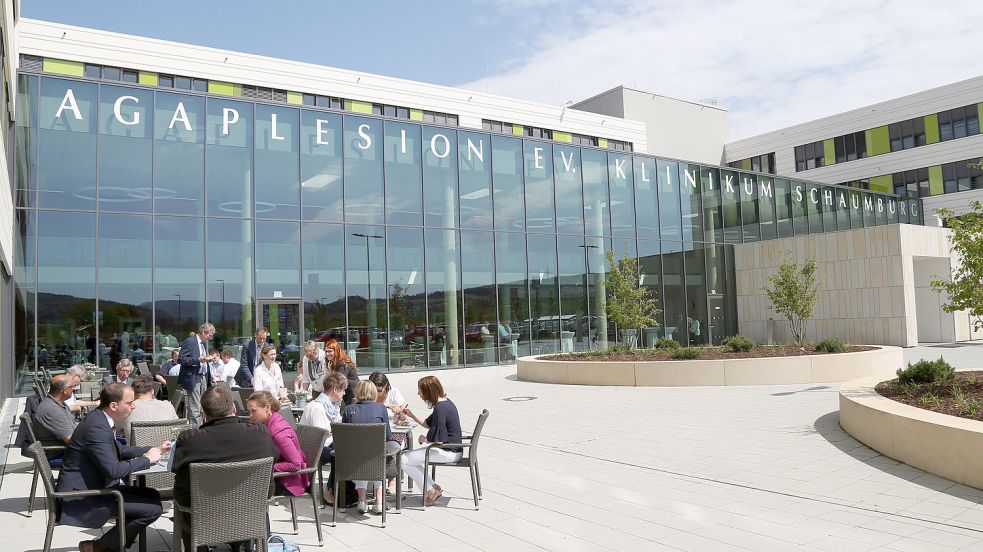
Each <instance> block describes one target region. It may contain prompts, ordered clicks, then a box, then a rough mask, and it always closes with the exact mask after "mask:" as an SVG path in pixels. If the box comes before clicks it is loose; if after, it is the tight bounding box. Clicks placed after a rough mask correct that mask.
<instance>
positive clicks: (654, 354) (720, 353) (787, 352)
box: [539, 345, 876, 362]
mask: <svg viewBox="0 0 983 552" xmlns="http://www.w3.org/2000/svg"><path fill="white" fill-rule="evenodd" d="M699 349H700V351H701V353H702V354H701V356H700V358H699V359H697V360H729V359H738V358H770V357H791V356H803V355H841V354H844V353H859V352H861V351H871V350H873V349H876V347H870V346H867V345H847V346H846V350H845V351H843V353H824V352H819V351H816V350H815V349H814V348H813V346H812V345H806V346H804V347H798V346H796V345H758V346H757V347H755V348H753V349H751V350H750V351H743V352H735V351H730V350H727V349H725V348H723V347H699ZM670 354H671V350H669V349H635V352H633V353H608V352H603V351H598V352H593V351H587V352H583V353H563V354H559V355H546V356H542V357H539V358H541V359H543V360H562V361H574V362H606V361H621V362H644V361H653V360H658V361H662V360H667V361H678V360H682V359H674V358H672V357H671V356H670Z"/></svg>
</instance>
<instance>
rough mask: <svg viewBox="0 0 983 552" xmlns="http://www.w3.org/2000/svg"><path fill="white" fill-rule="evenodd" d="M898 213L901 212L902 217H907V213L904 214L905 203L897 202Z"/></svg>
mask: <svg viewBox="0 0 983 552" xmlns="http://www.w3.org/2000/svg"><path fill="white" fill-rule="evenodd" d="M898 211H901V214H902V215H905V216H908V213H906V212H905V202H904V201H899V202H898Z"/></svg>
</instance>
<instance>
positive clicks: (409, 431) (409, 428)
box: [389, 422, 418, 491]
mask: <svg viewBox="0 0 983 552" xmlns="http://www.w3.org/2000/svg"><path fill="white" fill-rule="evenodd" d="M417 425H418V424H416V423H413V422H410V423H409V425H404V426H400V425H396V424H393V423H391V424H389V428H390V429H391V430H392V432H393V433H402V434H404V435H406V441H404V442H403V450H413V428H415V427H416V426H417ZM399 484H400V485H402V484H403V482H402V481H400V482H399ZM406 489H407V490H409V491H412V490H413V479H412V478H409V477H407V478H406Z"/></svg>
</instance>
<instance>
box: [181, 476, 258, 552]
mask: <svg viewBox="0 0 983 552" xmlns="http://www.w3.org/2000/svg"><path fill="white" fill-rule="evenodd" d="M272 473H273V458H271V457H270V458H260V459H258V460H247V461H245V462H225V463H221V464H200V463H193V464H191V505H190V506H185V505H182V504H177V503H175V505H174V506H175V508H176V509H177V510H179V511H181V512H184V513H186V514H188V515H189V516H190V521H191V527H190V531H189V533H190V535H191V550H190V551H189V552H194V551H195V550H197V547H198V546H203V545H209V544H221V543H226V542H236V541H246V540H253V541H257V542H258V545H259V546H258V547H257V550H259V552H266V538H267V536H268V530H267V510H268V508H267V500H268V496H269V489H270V476H271V475H272ZM232 505H235V507H232ZM181 518H182V516H180V515H175V516H174V536H173V541H172V546H171V550H173V551H174V552H181V550H182V547H183V542H182V540H181V532H182V521H183V520H182V519H181Z"/></svg>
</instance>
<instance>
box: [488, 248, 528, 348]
mask: <svg viewBox="0 0 983 552" xmlns="http://www.w3.org/2000/svg"><path fill="white" fill-rule="evenodd" d="M495 275H496V280H497V281H498V321H499V325H500V326H501V328H499V333H500V334H501V336H502V338H503V339H506V340H507V344H506V346H505V348H504V349H503V351H502V357H501V361H502V362H506V361H510V360H514V359H515V358H516V357H519V356H525V355H529V354H531V353H530V349H529V341H530V331H531V327H532V326H531V325H530V323H529V288H528V285H527V279H526V237H525V235H524V234H515V233H505V232H499V233H496V234H495ZM506 332H508V334H509V335H508V337H507V338H506V337H505V336H504V334H505V333H506Z"/></svg>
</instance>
